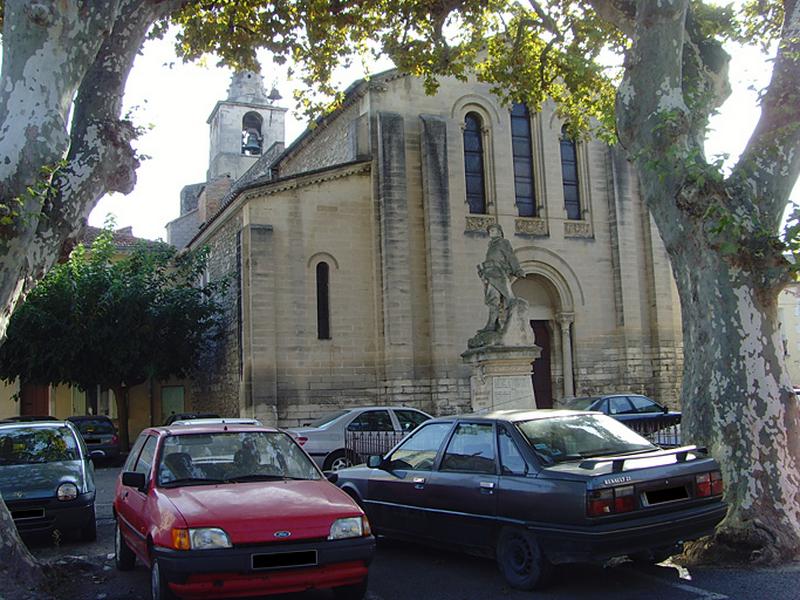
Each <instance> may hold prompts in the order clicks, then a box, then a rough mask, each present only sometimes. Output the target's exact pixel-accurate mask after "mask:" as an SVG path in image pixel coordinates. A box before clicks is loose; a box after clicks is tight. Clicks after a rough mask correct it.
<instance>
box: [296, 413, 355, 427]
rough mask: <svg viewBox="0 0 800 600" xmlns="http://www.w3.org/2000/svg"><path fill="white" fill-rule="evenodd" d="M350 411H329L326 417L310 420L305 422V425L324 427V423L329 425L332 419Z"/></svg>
mask: <svg viewBox="0 0 800 600" xmlns="http://www.w3.org/2000/svg"><path fill="white" fill-rule="evenodd" d="M347 412H348V411H346V410H337V411H336V412H332V413H328V414H327V415H325V416H324V417H320V418H319V419H316V420H314V421H309V422H307V423H303V427H322V426H323V425H327V424H328V423H330V422H331V421H335V420H336V419H338V418H339V417H341V416H342V415H346V414H347Z"/></svg>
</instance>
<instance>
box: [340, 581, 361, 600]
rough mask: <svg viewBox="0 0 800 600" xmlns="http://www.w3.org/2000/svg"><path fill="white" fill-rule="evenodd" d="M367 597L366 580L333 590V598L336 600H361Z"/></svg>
mask: <svg viewBox="0 0 800 600" xmlns="http://www.w3.org/2000/svg"><path fill="white" fill-rule="evenodd" d="M366 595H367V578H366V577H364V581H362V582H360V583H356V584H354V585H343V586H342V587H335V588H333V597H334V598H336V600H362V599H363V598H364V596H366Z"/></svg>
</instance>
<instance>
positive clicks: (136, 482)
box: [122, 471, 147, 492]
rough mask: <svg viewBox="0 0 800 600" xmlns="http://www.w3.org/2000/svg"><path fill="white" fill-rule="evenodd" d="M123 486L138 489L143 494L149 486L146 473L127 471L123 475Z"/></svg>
mask: <svg viewBox="0 0 800 600" xmlns="http://www.w3.org/2000/svg"><path fill="white" fill-rule="evenodd" d="M122 485H124V486H127V487H132V488H136V489H137V490H139V491H140V492H143V491H144V490H145V486H146V485H147V477H145V475H144V473H137V472H136V471H125V472H124V473H123V474H122Z"/></svg>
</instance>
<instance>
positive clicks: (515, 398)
mask: <svg viewBox="0 0 800 600" xmlns="http://www.w3.org/2000/svg"><path fill="white" fill-rule="evenodd" d="M492 405H493V406H492V408H493V409H495V410H505V409H514V408H536V404H535V403H534V401H533V384H532V382H531V378H530V376H529V375H511V376H509V375H506V376H499V377H493V378H492Z"/></svg>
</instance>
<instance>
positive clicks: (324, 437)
mask: <svg viewBox="0 0 800 600" xmlns="http://www.w3.org/2000/svg"><path fill="white" fill-rule="evenodd" d="M430 418H432V417H431V416H430V415H429V414H427V413H424V412H422V411H421V410H417V409H416V408H408V407H405V406H362V407H360V408H350V409H342V410H337V411H336V412H332V413H330V414H327V415H325V416H324V417H321V418H319V419H317V420H316V421H312V422H310V423H304V424H303V426H302V427H292V428H290V429H287V431H289V432H290V433H291V434H293V435H294V436H295V439H296V440H297V442H298V443H299V444H300V445H301V446H302V447H303V450H305V451H306V452H308V454H309V455H310V456H311V458H313V459H314V462H316V463H317V464H318V465H319V466H320V467H322V469H323V470H325V471H338V470H339V469H343V468H345V467H350V466H352V465H353V464H355V463H356V462H358V461H361V460H366V458H367V455H369V454H383V453H384V452H386V451H387V450H389V449H390V448H391V447H393V446H394V445H395V444H396V443H397V442H399V441H400V440H401V439H402V438H403V437H405V436H406V435H407V434H409V433H411V432H412V431H413V430H414V429H416V428H417V426H418V425H420V424H421V423H424V422H425V421H427V420H428V419H430Z"/></svg>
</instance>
